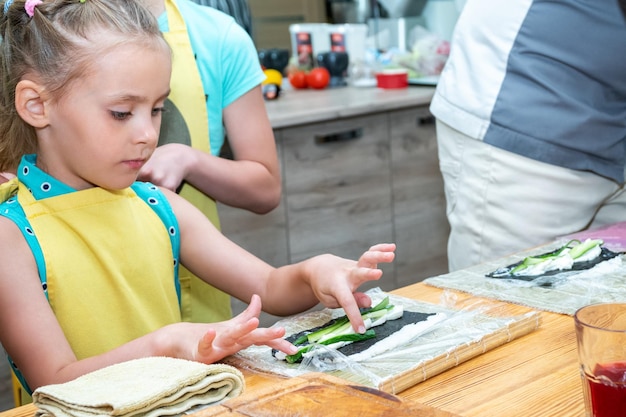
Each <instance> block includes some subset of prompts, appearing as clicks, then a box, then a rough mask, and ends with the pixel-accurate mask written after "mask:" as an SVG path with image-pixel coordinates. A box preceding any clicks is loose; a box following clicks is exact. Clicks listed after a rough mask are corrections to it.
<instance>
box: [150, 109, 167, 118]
mask: <svg viewBox="0 0 626 417" xmlns="http://www.w3.org/2000/svg"><path fill="white" fill-rule="evenodd" d="M166 111H167V109H166V108H165V107H155V108H154V109H152V115H153V116H158V115H159V114H163V113H165V112H166Z"/></svg>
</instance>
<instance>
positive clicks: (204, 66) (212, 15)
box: [159, 0, 265, 155]
mask: <svg viewBox="0 0 626 417" xmlns="http://www.w3.org/2000/svg"><path fill="white" fill-rule="evenodd" d="M176 4H177V5H178V9H179V11H180V13H181V15H182V16H183V19H184V20H185V24H186V25H187V32H188V34H189V40H190V41H191V48H192V49H193V52H194V54H195V56H196V64H197V66H198V71H199V72H200V78H201V79H202V85H203V87H204V95H205V97H206V105H207V112H208V114H209V133H210V135H211V136H210V137H211V154H213V155H219V152H220V149H221V148H222V145H223V144H224V125H223V121H222V115H223V111H224V109H225V108H226V107H228V106H229V105H230V104H231V103H233V102H234V101H235V100H237V99H238V98H239V97H241V96H243V95H244V94H246V93H247V92H248V91H250V90H251V89H252V88H254V87H256V86H257V85H259V84H261V82H262V81H263V80H264V79H265V74H264V73H263V70H262V69H261V64H260V63H259V58H258V54H257V51H256V48H255V46H254V43H253V42H252V39H251V38H250V36H249V35H248V34H247V33H246V31H245V30H244V29H243V28H242V27H241V26H239V25H238V24H237V22H235V20H234V19H233V18H232V17H230V16H228V15H227V14H225V13H222V12H220V11H219V10H216V9H213V8H211V7H207V6H201V5H198V4H196V3H194V2H192V1H189V0H177V1H176ZM159 28H160V29H161V31H162V32H167V31H168V30H169V25H168V21H167V15H166V14H165V13H163V14H162V15H161V16H160V17H159Z"/></svg>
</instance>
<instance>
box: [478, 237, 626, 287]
mask: <svg viewBox="0 0 626 417" xmlns="http://www.w3.org/2000/svg"><path fill="white" fill-rule="evenodd" d="M559 250H560V249H556V250H554V251H552V252H547V253H544V254H541V255H540V256H545V255H551V254H554V253H556V252H557V251H559ZM600 251H601V252H600V255H598V256H597V257H595V258H594V259H591V260H589V261H583V262H574V264H573V265H572V267H571V268H570V269H555V270H552V271H546V272H544V273H543V274H539V275H524V274H515V275H514V274H511V271H512V270H513V269H514V268H515V267H516V266H518V265H520V264H522V263H523V262H524V260H521V261H519V262H517V263H514V264H511V265H508V266H505V267H502V268H498V269H496V270H495V271H493V272H490V273H488V274H486V275H485V276H486V277H487V278H495V279H517V280H521V281H534V280H536V279H538V278H545V277H552V276H554V275H558V274H563V273H567V272H576V271H584V270H587V269H591V268H593V267H594V266H596V265H598V264H599V263H601V262H604V261H608V260H609V259H612V258H615V257H616V256H619V255H622V254H623V253H624V252H613V251H611V250H609V249H607V248H605V247H603V246H602V247H600ZM539 283H540V285H541V286H542V287H548V288H549V287H551V286H552V284H553V282H551V281H550V280H542V281H540V282H539Z"/></svg>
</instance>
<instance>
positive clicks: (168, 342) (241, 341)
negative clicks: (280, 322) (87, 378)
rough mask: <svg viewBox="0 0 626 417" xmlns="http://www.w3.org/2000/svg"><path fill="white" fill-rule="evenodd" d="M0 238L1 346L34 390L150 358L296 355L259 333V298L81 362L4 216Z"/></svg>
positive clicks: (275, 331) (272, 335) (276, 335)
mask: <svg viewBox="0 0 626 417" xmlns="http://www.w3.org/2000/svg"><path fill="white" fill-rule="evenodd" d="M0 236H2V239H0V342H1V343H2V345H3V346H4V348H5V349H6V351H7V352H8V354H9V356H11V358H12V359H13V360H14V361H15V363H16V364H17V366H18V368H19V369H20V371H21V372H22V374H23V375H24V376H25V378H26V380H27V381H28V383H29V386H30V388H31V389H33V390H34V389H36V388H37V387H39V386H42V385H47V384H53V383H62V382H66V381H69V380H71V379H74V378H76V377H78V376H80V375H83V374H85V373H87V372H90V371H93V370H96V369H100V368H103V367H105V366H108V365H112V364H114V363H118V362H122V361H127V360H130V359H135V358H140V357H146V356H171V357H177V358H183V359H189V360H196V361H201V362H205V363H212V362H215V361H217V360H220V359H222V358H224V357H225V356H228V355H230V354H233V353H235V352H237V351H239V350H241V349H243V348H246V347H248V346H250V345H252V344H267V345H268V346H270V347H273V348H276V349H279V350H282V351H284V352H285V353H291V354H292V353H295V348H294V347H293V346H291V344H290V343H288V342H286V341H285V340H283V339H282V337H283V336H284V330H283V329H281V328H271V329H264V328H258V325H259V320H258V315H259V312H260V310H261V304H260V299H259V298H258V297H253V300H252V302H251V304H250V306H249V308H248V309H247V310H246V311H244V312H243V313H241V314H240V315H238V316H237V317H235V318H233V319H231V320H229V321H226V322H221V323H213V324H197V323H176V324H172V325H169V326H165V327H163V328H161V329H158V330H156V331H154V332H152V333H149V334H147V335H145V336H143V337H140V338H138V339H135V340H133V341H131V342H129V343H126V344H124V345H122V346H120V347H118V348H116V349H113V350H111V351H109V352H106V353H104V354H101V355H97V356H93V357H90V358H86V359H83V360H80V361H78V360H77V359H76V356H75V354H74V352H73V351H72V348H71V346H70V344H69V342H68V340H67V339H66V337H65V334H64V333H63V330H62V329H61V326H60V325H59V323H58V321H57V319H56V317H55V315H54V313H53V311H52V309H51V308H50V305H49V304H48V301H47V299H46V297H45V296H44V293H43V291H42V288H41V283H40V281H39V276H38V272H37V266H36V264H35V260H34V258H33V256H32V253H31V251H30V249H29V248H28V245H27V244H26V242H25V240H24V238H23V237H22V235H21V233H20V232H19V230H18V229H17V226H15V224H14V223H13V222H11V221H10V220H8V219H6V218H4V217H0ZM70 267H71V266H70ZM103 302H106V300H103ZM85 337H89V329H85Z"/></svg>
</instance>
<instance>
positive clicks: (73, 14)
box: [0, 0, 164, 172]
mask: <svg viewBox="0 0 626 417" xmlns="http://www.w3.org/2000/svg"><path fill="white" fill-rule="evenodd" d="M3 3H5V4H3V6H5V7H4V10H5V11H6V12H5V13H2V16H1V17H0V35H1V36H2V40H1V44H0V48H1V56H0V80H1V81H2V84H1V86H0V88H1V89H2V90H1V93H0V172H2V171H9V170H14V169H16V168H17V165H18V164H19V161H20V159H21V157H22V155H25V154H28V153H35V152H36V151H37V138H36V135H35V129H34V128H33V127H32V126H30V125H28V124H27V123H25V122H24V121H23V120H22V119H21V118H20V117H19V115H18V114H17V111H16V108H15V88H16V86H17V83H18V82H19V81H20V80H21V79H22V78H23V77H24V76H25V75H27V74H32V75H36V76H37V77H38V80H39V82H40V83H41V84H43V85H44V86H45V88H46V89H47V90H48V91H49V92H50V94H51V96H52V97H53V98H54V99H57V100H58V98H59V97H61V96H62V95H63V92H64V89H65V88H66V87H67V86H68V85H70V83H71V82H72V81H74V80H75V79H77V78H78V77H80V76H82V75H83V74H85V73H86V72H87V71H89V65H90V61H91V60H92V59H93V57H94V56H97V54H99V53H102V52H103V48H102V46H101V45H99V46H98V49H96V46H95V45H94V44H92V43H90V42H88V35H89V34H90V33H95V32H94V31H104V32H106V33H111V34H113V35H115V34H119V35H121V36H112V37H111V44H110V45H106V47H105V48H104V49H109V48H114V47H115V46H116V45H118V44H120V43H122V42H123V43H127V42H143V43H148V44H149V43H151V42H154V41H155V39H156V38H158V39H160V41H163V38H162V35H161V32H160V30H159V27H158V24H157V22H156V19H155V17H154V16H153V15H152V14H151V13H150V11H148V10H147V9H146V8H145V7H144V6H143V5H142V2H141V1H137V0H44V1H43V2H42V3H40V4H38V5H37V6H36V7H35V9H34V12H33V15H32V17H31V16H30V15H29V14H28V13H27V12H26V9H25V4H26V1H24V0H14V1H12V2H10V0H9V1H5V2H3ZM6 3H9V5H7V4H6ZM0 13H1V11H0ZM163 42H164V41H163Z"/></svg>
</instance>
